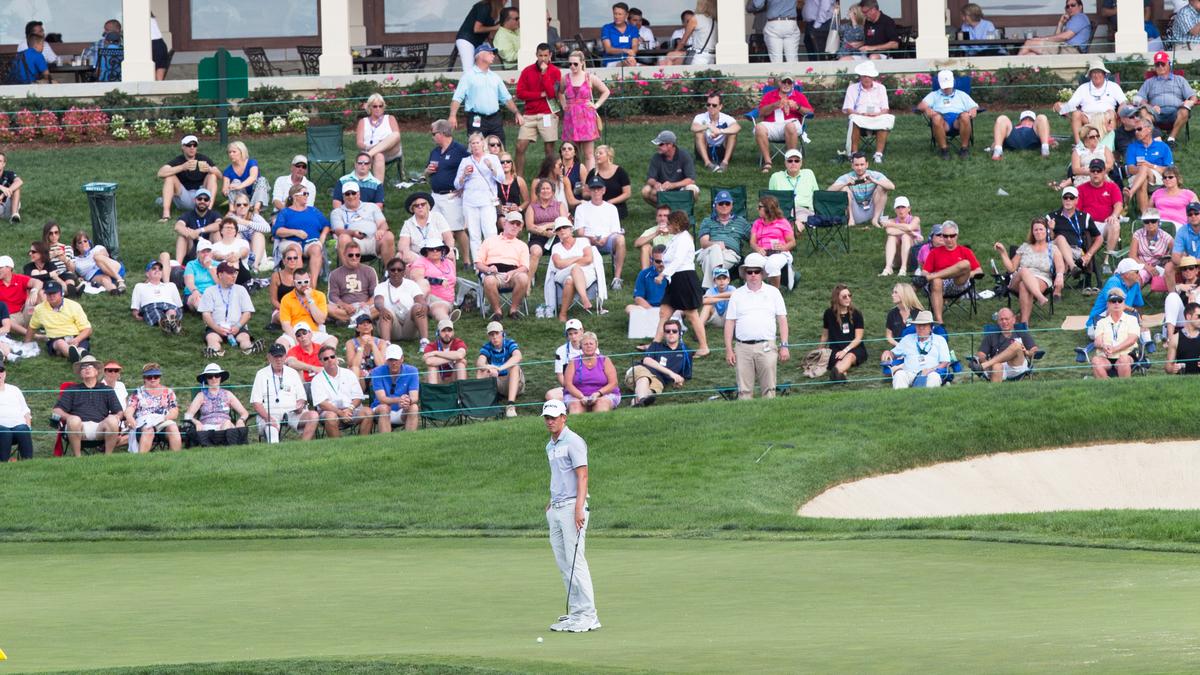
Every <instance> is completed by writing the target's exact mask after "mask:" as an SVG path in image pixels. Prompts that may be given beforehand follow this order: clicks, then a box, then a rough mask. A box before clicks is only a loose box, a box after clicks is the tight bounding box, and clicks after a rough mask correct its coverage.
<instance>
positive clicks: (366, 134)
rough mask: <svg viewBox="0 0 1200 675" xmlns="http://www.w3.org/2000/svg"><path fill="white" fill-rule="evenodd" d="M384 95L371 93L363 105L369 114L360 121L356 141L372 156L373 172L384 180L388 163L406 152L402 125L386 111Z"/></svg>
mask: <svg viewBox="0 0 1200 675" xmlns="http://www.w3.org/2000/svg"><path fill="white" fill-rule="evenodd" d="M384 105H385V104H384V102H383V96H380V95H379V94H371V96H370V97H369V98H368V99H367V102H366V104H365V105H364V106H363V107H364V108H366V110H367V116H366V117H364V118H362V119H360V120H359V121H358V131H357V132H356V133H355V139H354V140H355V143H356V144H357V145H358V149H359V150H361V151H363V152H365V153H367V154H368V155H370V156H371V173H372V174H374V176H375V180H378V181H379V182H381V183H382V182H383V177H384V173H385V171H386V169H387V163H388V162H390V161H392V160H393V159H396V158H397V157H400V156H401V155H403V154H404V149H403V148H402V147H401V146H400V125H399V124H398V123H397V122H396V118H395V117H392V116H391V115H388V114H387V113H385V112H384V109H385V108H384Z"/></svg>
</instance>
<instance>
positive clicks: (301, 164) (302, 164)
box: [292, 162, 308, 169]
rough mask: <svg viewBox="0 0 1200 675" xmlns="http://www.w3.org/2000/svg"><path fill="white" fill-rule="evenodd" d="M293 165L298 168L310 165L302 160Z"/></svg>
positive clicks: (305, 167)
mask: <svg viewBox="0 0 1200 675" xmlns="http://www.w3.org/2000/svg"><path fill="white" fill-rule="evenodd" d="M292 166H294V167H296V168H297V169H307V168H308V165H307V164H305V163H304V162H300V163H299V164H293V165H292Z"/></svg>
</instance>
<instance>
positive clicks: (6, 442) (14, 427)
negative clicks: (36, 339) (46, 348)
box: [0, 360, 33, 463]
mask: <svg viewBox="0 0 1200 675" xmlns="http://www.w3.org/2000/svg"><path fill="white" fill-rule="evenodd" d="M7 371H8V369H7V368H6V367H5V365H4V361H2V360H0V463H4V462H15V461H17V459H33V433H32V431H31V430H30V424H32V423H33V417H32V415H31V413H30V411H29V405H28V404H27V403H26V402H25V394H23V393H21V390H20V388H18V387H17V386H16V385H13V384H9V383H8V372H7ZM14 445H15V446H17V454H15V455H14V454H12V450H13V446H14Z"/></svg>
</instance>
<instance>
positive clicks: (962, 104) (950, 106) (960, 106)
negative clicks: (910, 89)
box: [872, 89, 979, 187]
mask: <svg viewBox="0 0 1200 675" xmlns="http://www.w3.org/2000/svg"><path fill="white" fill-rule="evenodd" d="M921 102H922V103H924V104H925V105H927V106H929V108H930V110H933V111H934V112H935V113H937V114H939V115H945V114H947V113H950V114H956V115H957V114H962V113H965V112H966V111H968V110H970V109H971V108H978V107H979V104H978V103H976V102H975V99H973V98H971V95H970V94H968V93H967V92H965V91H963V90H961V89H955V90H954V91H951V92H950V93H949V94H947V93H945V92H943V91H942V90H941V89H938V90H937V91H931V92H929V93H928V94H925V98H923V99H921ZM872 187H874V186H872Z"/></svg>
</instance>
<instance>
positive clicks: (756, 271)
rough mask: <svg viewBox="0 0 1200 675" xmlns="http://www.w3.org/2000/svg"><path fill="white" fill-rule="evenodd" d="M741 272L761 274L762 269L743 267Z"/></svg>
mask: <svg viewBox="0 0 1200 675" xmlns="http://www.w3.org/2000/svg"><path fill="white" fill-rule="evenodd" d="M742 272H743V273H744V274H762V269H761V268H759V267H743V268H742Z"/></svg>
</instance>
